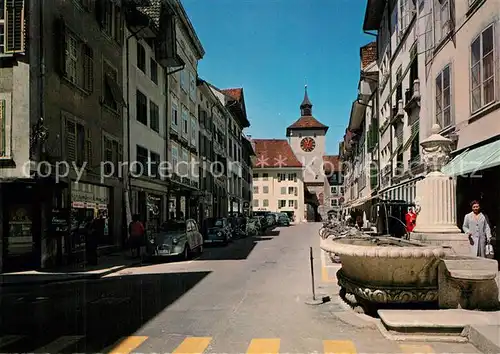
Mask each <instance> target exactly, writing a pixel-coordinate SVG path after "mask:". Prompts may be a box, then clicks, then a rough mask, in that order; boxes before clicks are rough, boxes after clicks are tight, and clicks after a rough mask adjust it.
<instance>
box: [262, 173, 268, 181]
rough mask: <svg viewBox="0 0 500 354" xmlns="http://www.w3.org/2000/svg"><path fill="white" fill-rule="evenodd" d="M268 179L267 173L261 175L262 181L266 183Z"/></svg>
mask: <svg viewBox="0 0 500 354" xmlns="http://www.w3.org/2000/svg"><path fill="white" fill-rule="evenodd" d="M268 178H269V174H267V173H263V174H262V180H263V181H267V180H268Z"/></svg>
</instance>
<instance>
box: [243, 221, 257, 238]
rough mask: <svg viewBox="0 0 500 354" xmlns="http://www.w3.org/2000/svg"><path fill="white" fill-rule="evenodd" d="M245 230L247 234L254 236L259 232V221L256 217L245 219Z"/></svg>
mask: <svg viewBox="0 0 500 354" xmlns="http://www.w3.org/2000/svg"><path fill="white" fill-rule="evenodd" d="M246 231H247V235H248V236H256V235H258V234H259V233H260V222H259V219H258V218H249V219H248V220H247V225H246Z"/></svg>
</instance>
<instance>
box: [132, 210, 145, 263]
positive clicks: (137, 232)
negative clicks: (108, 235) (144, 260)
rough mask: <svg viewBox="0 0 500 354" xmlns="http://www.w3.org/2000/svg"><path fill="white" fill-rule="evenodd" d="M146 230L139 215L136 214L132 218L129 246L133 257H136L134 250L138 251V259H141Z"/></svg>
mask: <svg viewBox="0 0 500 354" xmlns="http://www.w3.org/2000/svg"><path fill="white" fill-rule="evenodd" d="M145 232H146V230H145V229H144V225H143V224H142V222H141V221H140V216H139V214H135V215H133V216H132V222H131V223H130V225H129V235H130V236H129V246H130V252H131V253H132V257H134V250H135V251H136V255H135V256H136V257H137V258H140V257H141V247H142V246H143V244H144V243H145V242H144V235H145Z"/></svg>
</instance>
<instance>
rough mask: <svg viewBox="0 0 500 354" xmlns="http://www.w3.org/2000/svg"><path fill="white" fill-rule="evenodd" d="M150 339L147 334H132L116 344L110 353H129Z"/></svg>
mask: <svg viewBox="0 0 500 354" xmlns="http://www.w3.org/2000/svg"><path fill="white" fill-rule="evenodd" d="M146 339H148V337H146V336H130V337H126V338H125V339H123V340H122V341H121V342H120V343H119V344H118V345H116V346H115V347H114V348H113V349H111V351H110V352H109V354H129V353H131V352H132V350H134V349H135V348H137V347H138V346H140V345H141V344H142V343H144V341H145V340H146Z"/></svg>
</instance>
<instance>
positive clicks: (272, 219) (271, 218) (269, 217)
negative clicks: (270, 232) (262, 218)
mask: <svg viewBox="0 0 500 354" xmlns="http://www.w3.org/2000/svg"><path fill="white" fill-rule="evenodd" d="M266 220H267V224H268V225H269V226H274V225H276V217H275V215H274V214H271V213H269V214H267V215H266Z"/></svg>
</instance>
